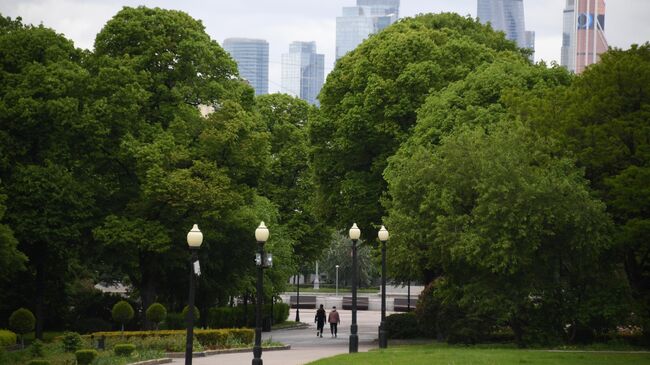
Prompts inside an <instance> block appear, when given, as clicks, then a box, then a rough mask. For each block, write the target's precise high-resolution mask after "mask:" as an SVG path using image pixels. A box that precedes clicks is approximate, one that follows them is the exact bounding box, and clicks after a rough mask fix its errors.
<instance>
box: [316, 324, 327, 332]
mask: <svg viewBox="0 0 650 365" xmlns="http://www.w3.org/2000/svg"><path fill="white" fill-rule="evenodd" d="M323 327H325V322H321V321H318V322H316V331H318V332H320V334H321V335H322V334H323Z"/></svg>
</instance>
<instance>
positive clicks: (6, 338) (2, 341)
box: [0, 330, 17, 347]
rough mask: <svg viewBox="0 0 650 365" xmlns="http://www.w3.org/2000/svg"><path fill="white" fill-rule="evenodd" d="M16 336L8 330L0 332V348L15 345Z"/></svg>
mask: <svg viewBox="0 0 650 365" xmlns="http://www.w3.org/2000/svg"><path fill="white" fill-rule="evenodd" d="M16 339H17V337H16V334H15V333H14V332H12V331H9V330H0V347H3V346H12V345H15V344H16Z"/></svg>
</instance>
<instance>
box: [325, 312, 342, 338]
mask: <svg viewBox="0 0 650 365" xmlns="http://www.w3.org/2000/svg"><path fill="white" fill-rule="evenodd" d="M327 322H329V323H330V332H332V337H334V338H336V335H337V329H338V326H339V323H341V317H339V312H337V311H336V306H334V307H332V311H331V312H330V315H329V316H327Z"/></svg>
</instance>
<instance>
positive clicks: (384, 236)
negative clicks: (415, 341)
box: [377, 226, 388, 349]
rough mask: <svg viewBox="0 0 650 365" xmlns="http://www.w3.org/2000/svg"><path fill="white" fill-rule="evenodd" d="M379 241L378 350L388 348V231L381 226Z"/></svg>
mask: <svg viewBox="0 0 650 365" xmlns="http://www.w3.org/2000/svg"><path fill="white" fill-rule="evenodd" d="M377 237H378V238H379V241H381V322H380V324H379V348H382V349H385V348H386V347H388V339H387V338H386V325H385V323H384V322H385V321H386V241H388V230H386V227H384V226H381V229H380V230H379V233H377Z"/></svg>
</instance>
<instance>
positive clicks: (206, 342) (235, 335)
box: [93, 328, 255, 349]
mask: <svg viewBox="0 0 650 365" xmlns="http://www.w3.org/2000/svg"><path fill="white" fill-rule="evenodd" d="M184 335H185V331H183V330H180V331H179V330H175V331H126V332H95V333H93V336H95V337H101V336H105V337H106V341H107V342H110V341H111V340H114V339H119V340H121V341H123V340H124V339H126V340H127V341H129V342H136V341H142V340H143V339H146V338H149V337H151V338H155V337H159V338H162V337H170V336H184ZM194 337H195V338H196V340H197V341H198V342H199V343H200V344H201V345H202V346H203V347H207V348H211V349H215V348H224V347H226V344H227V343H228V341H237V342H239V343H242V344H252V343H253V339H254V337H255V331H253V330H252V329H249V328H241V329H238V328H227V329H209V330H200V329H199V330H194Z"/></svg>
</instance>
